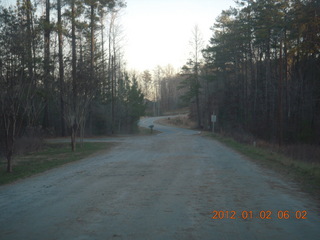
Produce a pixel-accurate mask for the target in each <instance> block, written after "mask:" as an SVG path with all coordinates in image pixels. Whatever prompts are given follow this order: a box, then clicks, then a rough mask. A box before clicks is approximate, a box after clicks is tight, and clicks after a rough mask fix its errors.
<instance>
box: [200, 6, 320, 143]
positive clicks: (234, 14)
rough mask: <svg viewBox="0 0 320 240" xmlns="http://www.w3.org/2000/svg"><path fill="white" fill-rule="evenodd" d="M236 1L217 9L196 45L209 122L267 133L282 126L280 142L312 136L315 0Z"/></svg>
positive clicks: (274, 136)
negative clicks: (211, 114)
mask: <svg viewBox="0 0 320 240" xmlns="http://www.w3.org/2000/svg"><path fill="white" fill-rule="evenodd" d="M238 3H239V5H238V7H237V8H233V9H229V10H227V11H223V12H222V14H221V15H220V17H219V18H218V19H217V23H216V24H215V25H214V27H213V28H212V30H213V36H212V38H211V39H210V45H209V46H208V47H207V48H206V49H204V51H203V54H204V57H205V60H206V68H207V69H208V73H209V75H211V76H212V78H211V79H213V81H212V82H211V83H210V85H211V89H212V90H211V93H213V95H212V98H211V99H207V101H208V102H210V104H212V103H216V106H215V107H214V108H215V109H213V111H216V112H217V111H218V119H219V120H218V122H217V128H218V129H224V130H227V131H228V130H230V131H234V130H235V129H245V130H246V131H249V132H251V133H253V134H254V135H256V136H257V137H260V138H264V139H267V140H269V141H276V140H279V139H280V137H279V136H280V135H281V133H283V135H284V136H283V138H284V139H286V141H287V142H294V141H304V142H306V141H308V142H310V141H311V139H312V142H313V143H319V142H320V138H319V136H320V130H319V129H320V119H319V118H318V117H316V116H318V115H319V114H320V108H319V104H318V100H317V99H319V97H320V95H319V89H320V84H319V83H320V81H319V74H320V69H319V68H318V67H316V65H317V64H319V63H320V62H319V56H320V48H319V42H320V36H319V34H318V33H319V26H320V18H319V13H320V6H319V4H318V3H317V1H283V0H268V1H265V0H257V1H247V0H244V1H239V2H238ZM208 79H210V76H208ZM205 104H206V103H205ZM209 106H210V105H209ZM281 116H282V117H281ZM312 133H313V134H312ZM314 136H318V137H314Z"/></svg>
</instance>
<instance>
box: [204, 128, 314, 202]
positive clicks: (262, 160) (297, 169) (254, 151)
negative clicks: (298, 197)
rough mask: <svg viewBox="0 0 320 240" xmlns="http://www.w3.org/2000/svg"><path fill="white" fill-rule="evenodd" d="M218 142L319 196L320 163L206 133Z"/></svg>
mask: <svg viewBox="0 0 320 240" xmlns="http://www.w3.org/2000/svg"><path fill="white" fill-rule="evenodd" d="M208 135H209V136H211V137H213V138H215V139H216V140H218V141H219V142H222V143H224V144H225V145H227V146H228V147H231V148H232V149H234V150H236V151H238V152H240V153H242V154H243V155H245V156H247V157H249V158H250V159H251V160H253V161H254V162H256V163H257V164H259V165H260V166H262V167H267V168H270V169H272V170H275V171H276V172H278V173H280V174H281V175H282V176H285V177H288V178H290V179H292V180H295V181H296V182H298V183H300V185H301V187H302V189H303V190H304V191H306V192H309V193H311V194H312V195H314V196H316V197H319V194H320V165H319V164H316V163H310V162H303V161H299V160H296V159H292V158H290V157H287V156H285V155H283V154H281V153H279V152H277V151H276V150H275V151H273V150H271V149H267V148H263V147H258V146H257V147H255V146H253V145H249V144H244V143H239V142H237V141H235V140H234V139H232V138H229V137H223V136H221V135H217V134H212V133H211V134H208Z"/></svg>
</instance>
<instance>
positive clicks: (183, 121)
mask: <svg viewBox="0 0 320 240" xmlns="http://www.w3.org/2000/svg"><path fill="white" fill-rule="evenodd" d="M156 123H159V124H163V125H168V126H174V127H180V128H187V129H195V128H196V127H197V123H196V122H194V121H192V120H191V119H190V118H189V117H188V114H183V115H179V116H175V117H167V118H162V119H159V120H157V121H156Z"/></svg>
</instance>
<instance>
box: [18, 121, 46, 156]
mask: <svg viewBox="0 0 320 240" xmlns="http://www.w3.org/2000/svg"><path fill="white" fill-rule="evenodd" d="M43 144H44V140H43V130H42V128H41V126H38V127H26V129H25V132H24V134H23V136H22V137H20V138H18V139H17V140H16V144H15V154H18V155H19V154H25V153H28V152H34V151H39V150H41V149H42V147H43Z"/></svg>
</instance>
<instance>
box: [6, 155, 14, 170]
mask: <svg viewBox="0 0 320 240" xmlns="http://www.w3.org/2000/svg"><path fill="white" fill-rule="evenodd" d="M12 152H13V151H12V149H11V150H9V151H8V152H7V172H8V173H12Z"/></svg>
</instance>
